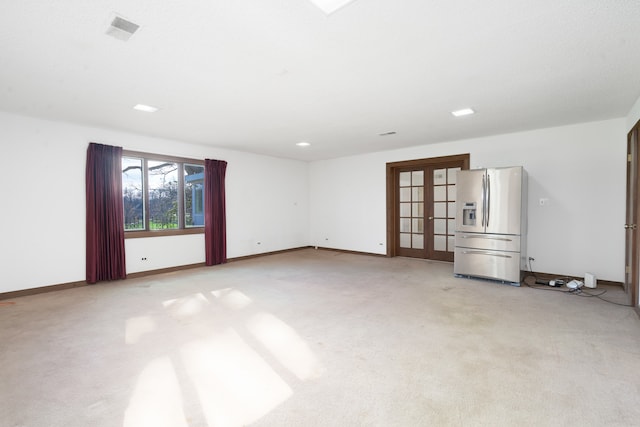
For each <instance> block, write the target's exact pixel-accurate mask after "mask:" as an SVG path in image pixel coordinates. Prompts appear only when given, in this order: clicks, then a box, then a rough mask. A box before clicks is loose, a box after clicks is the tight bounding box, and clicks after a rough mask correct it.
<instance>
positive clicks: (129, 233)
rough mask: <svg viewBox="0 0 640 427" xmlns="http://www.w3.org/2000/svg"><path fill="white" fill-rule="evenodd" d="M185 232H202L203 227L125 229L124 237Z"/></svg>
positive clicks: (133, 237)
mask: <svg viewBox="0 0 640 427" xmlns="http://www.w3.org/2000/svg"><path fill="white" fill-rule="evenodd" d="M187 234H204V227H194V228H181V229H174V230H153V231H146V230H143V231H125V232H124V238H125V239H138V238H141V237H165V236H184V235H187Z"/></svg>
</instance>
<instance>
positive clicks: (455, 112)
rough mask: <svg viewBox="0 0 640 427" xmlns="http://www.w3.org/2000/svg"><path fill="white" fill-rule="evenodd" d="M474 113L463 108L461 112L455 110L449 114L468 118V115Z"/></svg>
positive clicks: (469, 109)
mask: <svg viewBox="0 0 640 427" xmlns="http://www.w3.org/2000/svg"><path fill="white" fill-rule="evenodd" d="M475 113H476V112H475V111H473V110H472V109H471V108H463V109H461V110H456V111H452V112H451V114H453V115H454V116H456V117H460V116H468V115H470V114H475Z"/></svg>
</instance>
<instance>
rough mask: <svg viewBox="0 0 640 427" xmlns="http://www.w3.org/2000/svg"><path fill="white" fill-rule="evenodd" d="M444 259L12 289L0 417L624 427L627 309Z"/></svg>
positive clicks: (307, 261)
mask: <svg viewBox="0 0 640 427" xmlns="http://www.w3.org/2000/svg"><path fill="white" fill-rule="evenodd" d="M452 271H453V268H452V265H451V264H447V263H438V262H429V261H422V260H414V259H404V258H392V259H388V258H382V257H372V256H364V255H352V254H344V253H338V252H331V251H322V250H319V251H316V250H313V249H306V250H301V251H295V252H289V253H284V254H279V255H271V256H265V257H261V258H256V259H251V260H245V261H239V262H233V263H229V264H226V265H223V266H218V267H212V268H199V269H194V270H189V271H184V272H179V273H171V274H164V275H157V276H151V277H148V278H142V279H130V280H126V281H122V282H117V283H103V284H99V285H95V286H88V287H82V288H77V289H72V290H67V291H60V292H52V293H48V294H41V295H35V296H30V297H23V298H16V299H13V300H11V302H14V304H3V305H2V306H0V343H1V345H0V369H1V371H0V426H3V427H4V426H9V427H17V426H29V427H38V426H47V427H54V426H60V427H62V426H64V427H76V426H77V427H87V426H92V427H94V426H95V427H99V426H118V427H120V426H126V427H129V426H130V427H164V426H166V427H182V426H210V427H213V426H249V425H251V426H260V427H267V426H268V427H271V426H635V425H640V320H639V319H638V316H637V315H636V313H635V312H634V311H633V310H632V309H630V308H626V307H620V306H615V305H612V304H607V303H605V302H603V301H600V300H598V299H596V298H582V297H578V296H573V295H568V294H563V293H559V292H542V291H538V290H535V289H531V288H528V287H521V288H516V287H511V286H506V285H500V284H495V283H492V282H487V281H478V280H468V279H459V278H454V277H453V274H452ZM618 292H619V291H618ZM605 296H607V295H605ZM608 296H610V297H612V298H614V297H616V295H615V289H612V290H611V291H610V292H609V294H608Z"/></svg>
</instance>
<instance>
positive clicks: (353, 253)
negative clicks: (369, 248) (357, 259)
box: [310, 246, 387, 258]
mask: <svg viewBox="0 0 640 427" xmlns="http://www.w3.org/2000/svg"><path fill="white" fill-rule="evenodd" d="M310 247H311V246H310ZM316 249H317V250H319V251H331V252H340V253H342V254H351V255H364V256H375V257H382V258H387V255H386V254H376V253H373V252H361V251H349V250H347V249H335V248H324V247H321V246H316Z"/></svg>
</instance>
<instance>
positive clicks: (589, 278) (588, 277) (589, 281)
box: [584, 273, 598, 288]
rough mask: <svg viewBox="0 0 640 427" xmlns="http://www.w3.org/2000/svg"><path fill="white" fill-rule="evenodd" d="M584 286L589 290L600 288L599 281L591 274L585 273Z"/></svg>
mask: <svg viewBox="0 0 640 427" xmlns="http://www.w3.org/2000/svg"><path fill="white" fill-rule="evenodd" d="M584 286H585V287H587V288H595V287H596V286H598V279H596V276H595V275H593V274H591V273H584Z"/></svg>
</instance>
